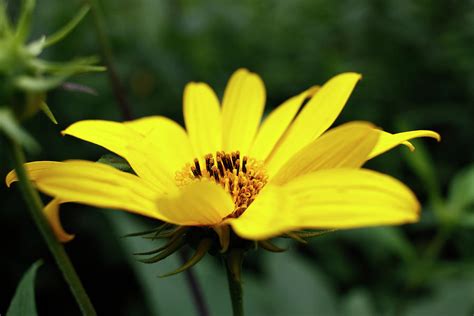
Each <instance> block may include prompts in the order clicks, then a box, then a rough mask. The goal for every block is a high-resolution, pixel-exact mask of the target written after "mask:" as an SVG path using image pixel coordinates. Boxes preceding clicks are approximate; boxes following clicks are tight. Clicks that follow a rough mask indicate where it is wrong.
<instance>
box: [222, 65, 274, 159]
mask: <svg viewBox="0 0 474 316" xmlns="http://www.w3.org/2000/svg"><path fill="white" fill-rule="evenodd" d="M264 106H265V86H264V84H263V81H262V79H260V77H259V76H258V75H256V74H254V73H251V72H249V71H248V70H247V69H239V70H237V71H236V72H235V73H234V74H233V75H232V77H231V78H230V80H229V83H228V84H227V87H226V89H225V92H224V98H223V100H222V131H223V138H222V146H223V150H225V151H227V152H229V151H236V150H239V151H240V152H241V153H242V155H244V154H246V153H247V152H248V150H249V148H250V145H251V144H252V141H253V140H254V137H255V134H256V133H257V129H258V126H259V124H260V119H261V117H262V114H263V108H264Z"/></svg>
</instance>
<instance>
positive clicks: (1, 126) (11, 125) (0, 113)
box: [0, 108, 40, 153]
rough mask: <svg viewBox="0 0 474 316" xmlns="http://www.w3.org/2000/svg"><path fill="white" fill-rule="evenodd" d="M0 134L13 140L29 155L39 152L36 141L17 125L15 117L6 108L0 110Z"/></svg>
mask: <svg viewBox="0 0 474 316" xmlns="http://www.w3.org/2000/svg"><path fill="white" fill-rule="evenodd" d="M0 132H3V133H4V134H5V135H7V136H8V137H10V138H11V139H13V140H15V141H16V142H17V143H19V144H20V145H21V146H22V147H24V148H25V149H26V150H28V151H29V152H30V153H35V152H38V151H39V150H40V146H39V145H38V143H37V142H36V140H35V139H34V138H33V137H31V136H30V135H29V134H28V133H27V132H26V131H25V130H24V129H23V128H22V127H21V126H20V125H19V124H18V122H17V120H16V119H15V116H14V115H13V114H12V113H11V111H10V109H8V108H0Z"/></svg>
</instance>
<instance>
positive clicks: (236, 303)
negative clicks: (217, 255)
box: [225, 249, 244, 316]
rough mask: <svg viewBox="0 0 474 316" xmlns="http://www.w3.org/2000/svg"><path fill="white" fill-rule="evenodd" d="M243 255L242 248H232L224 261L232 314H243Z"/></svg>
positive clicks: (238, 315)
mask: <svg viewBox="0 0 474 316" xmlns="http://www.w3.org/2000/svg"><path fill="white" fill-rule="evenodd" d="M243 257H244V252H243V250H240V249H233V250H231V251H230V253H229V254H228V255H227V258H226V262H225V267H226V271H227V281H228V283H229V293H230V298H231V300H232V312H233V315H234V316H243V315H244V306H243V295H242V278H241V272H242V261H243Z"/></svg>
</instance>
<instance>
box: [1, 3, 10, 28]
mask: <svg viewBox="0 0 474 316" xmlns="http://www.w3.org/2000/svg"><path fill="white" fill-rule="evenodd" d="M11 32H12V27H11V25H10V21H9V19H8V16H7V10H6V5H5V1H4V0H0V36H5V37H6V36H7V35H10V34H11Z"/></svg>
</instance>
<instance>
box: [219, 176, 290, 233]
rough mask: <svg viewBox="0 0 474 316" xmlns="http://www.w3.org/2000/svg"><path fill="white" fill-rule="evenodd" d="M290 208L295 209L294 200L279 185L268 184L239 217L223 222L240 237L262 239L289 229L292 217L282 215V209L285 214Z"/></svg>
mask: <svg viewBox="0 0 474 316" xmlns="http://www.w3.org/2000/svg"><path fill="white" fill-rule="evenodd" d="M290 210H295V208H294V201H293V200H292V199H290V198H289V197H288V195H287V194H286V193H285V192H284V191H283V189H282V188H281V187H280V186H276V185H272V184H268V185H267V186H266V187H264V188H263V189H262V191H260V193H259V195H258V197H257V199H256V200H255V201H254V202H253V203H252V204H250V206H249V207H248V208H247V210H245V212H244V213H243V214H242V215H241V216H240V217H239V218H231V219H227V220H226V221H225V222H224V223H226V224H230V225H231V226H232V229H233V230H234V232H235V233H236V234H237V235H239V236H240V237H242V238H245V239H250V240H263V239H268V238H271V237H275V236H278V235H280V234H282V233H285V232H287V231H289V230H291V228H292V227H293V226H294V225H293V219H292V218H288V216H285V217H282V211H284V212H285V215H287V214H286V213H291V211H290ZM295 211H296V210H295ZM290 220H291V222H290Z"/></svg>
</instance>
